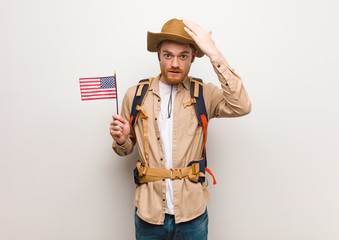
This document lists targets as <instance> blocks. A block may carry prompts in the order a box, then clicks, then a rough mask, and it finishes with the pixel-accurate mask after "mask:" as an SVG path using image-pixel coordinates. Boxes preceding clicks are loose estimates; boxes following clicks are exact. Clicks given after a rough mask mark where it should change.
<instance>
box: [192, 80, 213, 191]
mask: <svg viewBox="0 0 339 240" xmlns="http://www.w3.org/2000/svg"><path fill="white" fill-rule="evenodd" d="M190 92H191V102H193V103H195V104H194V108H195V113H196V115H197V119H198V122H199V124H200V125H202V127H203V128H204V149H203V154H202V157H203V159H204V169H201V170H203V173H205V170H206V171H207V172H208V173H209V174H210V175H211V176H212V178H213V184H216V180H215V178H214V175H213V174H212V172H211V170H209V169H208V168H207V156H206V140H207V124H208V114H207V110H206V105H205V100H204V95H203V81H202V79H200V78H193V77H190ZM202 165H203V164H201V163H200V166H202ZM199 181H204V179H201V180H200V179H199Z"/></svg>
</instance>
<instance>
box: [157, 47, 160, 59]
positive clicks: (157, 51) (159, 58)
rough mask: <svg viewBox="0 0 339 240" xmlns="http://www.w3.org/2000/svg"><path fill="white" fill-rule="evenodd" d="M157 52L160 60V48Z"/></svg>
mask: <svg viewBox="0 0 339 240" xmlns="http://www.w3.org/2000/svg"><path fill="white" fill-rule="evenodd" d="M157 53H158V60H159V62H160V50H159V49H158V51H157Z"/></svg>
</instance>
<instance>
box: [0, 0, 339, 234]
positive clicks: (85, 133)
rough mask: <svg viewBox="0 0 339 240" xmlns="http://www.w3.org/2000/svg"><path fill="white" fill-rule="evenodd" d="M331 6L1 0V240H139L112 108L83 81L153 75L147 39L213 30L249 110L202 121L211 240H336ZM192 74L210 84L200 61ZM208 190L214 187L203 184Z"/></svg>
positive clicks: (122, 85)
mask: <svg viewBox="0 0 339 240" xmlns="http://www.w3.org/2000/svg"><path fill="white" fill-rule="evenodd" d="M338 7H339V4H338V2H337V1H334V0H333V1H330V0H323V1H306V0H304V1H302V0H301V1H277V0H273V1H268V0H267V1H263V0H261V1H250V0H240V1H239V0H234V1H213V0H210V1H197V0H194V1H180V0H179V1H156V0H153V1H112V0H111V1H107V0H106V1H105V0H97V1H89V0H85V1H80V0H67V1H66V0H61V1H43V0H41V1H38V0H31V1H23V0H17V1H9V0H1V2H0V19H1V21H0V26H1V38H0V71H1V75H0V77H1V88H0V89H1V94H0V104H1V118H0V121H1V124H0V136H1V138H0V148H1V151H0V159H1V160H0V194H1V196H0V238H1V239H6V240H21V239H32V240H33V239H34V240H45V239H48V240H54V239H55V240H60V239H63V240H68V239H69V240H71V239H72V240H73V239H83V240H93V239H101V240H104V239H107V240H108V239H133V237H134V225H133V213H134V207H133V197H134V190H135V186H134V184H133V180H132V169H133V168H134V164H135V161H136V158H137V156H136V153H135V152H134V154H132V155H131V156H128V157H124V158H123V157H119V156H117V155H115V154H114V152H113V151H112V149H111V143H112V139H111V137H110V135H109V123H110V121H111V115H112V114H113V113H115V111H116V109H115V101H112V100H102V101H91V102H81V100H80V90H79V83H78V79H79V77H90V76H107V75H111V74H113V72H114V70H116V71H117V74H118V86H119V94H120V95H119V103H120V104H121V102H122V98H123V95H124V93H125V91H126V89H127V88H128V87H130V86H131V85H133V84H135V83H136V82H137V81H138V80H139V79H142V78H145V77H149V76H155V75H157V74H158V73H159V66H158V63H157V58H156V55H155V54H152V53H148V52H147V51H146V32H147V30H150V31H153V32H158V31H160V29H161V26H162V25H163V24H164V23H165V22H166V21H167V20H169V19H170V18H173V17H176V18H189V19H192V20H194V21H196V22H198V23H199V24H200V25H202V26H203V27H204V28H206V29H208V30H212V31H213V36H214V39H215V42H216V44H217V46H218V47H219V49H220V50H221V51H222V52H223V54H224V55H225V57H226V58H227V59H228V61H229V62H230V64H231V65H232V67H234V68H235V69H236V70H237V72H238V73H239V74H240V75H241V77H242V78H243V81H244V84H245V87H246V90H247V91H248V93H249V95H250V97H251V100H252V103H253V110H252V113H251V114H250V115H249V116H246V117H243V118H237V119H213V120H212V121H211V122H210V124H209V134H208V144H207V148H208V150H207V151H208V158H209V167H210V168H211V169H212V170H213V171H214V174H215V176H216V177H217V180H218V184H217V185H215V186H212V185H210V186H209V190H210V192H211V200H210V202H209V205H208V209H209V216H210V225H209V230H210V237H209V239H212V240H213V239H234V240H247V239H253V240H271V239H275V240H286V239H289V240H301V239H305V240H306V239H307V240H323V239H326V240H337V239H339V228H338V226H339V205H338V202H339V192H338V183H339V176H338V170H339V164H338V159H339V150H338V149H339V142H338V134H339V127H338V122H339V108H338V106H337V103H338V94H337V92H338V87H339V84H338V80H339V77H338V71H337V69H338V63H339V47H338V42H339V34H338V22H339V17H338V15H337V13H338ZM191 74H192V75H194V76H197V77H201V78H203V79H204V80H205V81H206V82H213V83H215V84H218V81H217V77H216V75H215V74H214V72H213V69H212V67H211V65H210V63H209V61H208V59H207V58H206V57H205V58H203V59H198V60H197V61H196V62H195V63H194V65H193V67H192V70H191ZM210 182H211V179H210Z"/></svg>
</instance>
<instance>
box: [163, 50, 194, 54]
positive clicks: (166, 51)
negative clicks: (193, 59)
mask: <svg viewBox="0 0 339 240" xmlns="http://www.w3.org/2000/svg"><path fill="white" fill-rule="evenodd" d="M163 52H165V53H170V54H173V53H172V52H170V51H168V50H163ZM184 53H190V52H189V51H182V52H180V54H184Z"/></svg>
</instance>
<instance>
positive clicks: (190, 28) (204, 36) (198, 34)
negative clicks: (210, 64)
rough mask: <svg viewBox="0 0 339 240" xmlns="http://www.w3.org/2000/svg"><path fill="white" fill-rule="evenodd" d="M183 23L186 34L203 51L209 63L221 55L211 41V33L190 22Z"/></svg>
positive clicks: (184, 21)
mask: <svg viewBox="0 0 339 240" xmlns="http://www.w3.org/2000/svg"><path fill="white" fill-rule="evenodd" d="M183 23H184V24H185V26H186V27H185V30H186V32H187V33H188V34H189V35H190V36H191V37H192V38H193V39H194V41H195V43H196V44H197V45H198V46H199V48H200V49H201V51H203V52H204V53H205V54H206V56H207V57H209V58H210V59H211V61H213V60H215V59H217V58H218V57H219V56H220V55H221V52H220V51H219V50H218V49H217V47H216V46H215V43H214V41H213V39H212V36H211V35H212V32H208V31H206V30H204V29H203V28H202V27H200V26H199V25H198V24H196V23H195V22H193V21H191V20H187V19H184V20H183Z"/></svg>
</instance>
